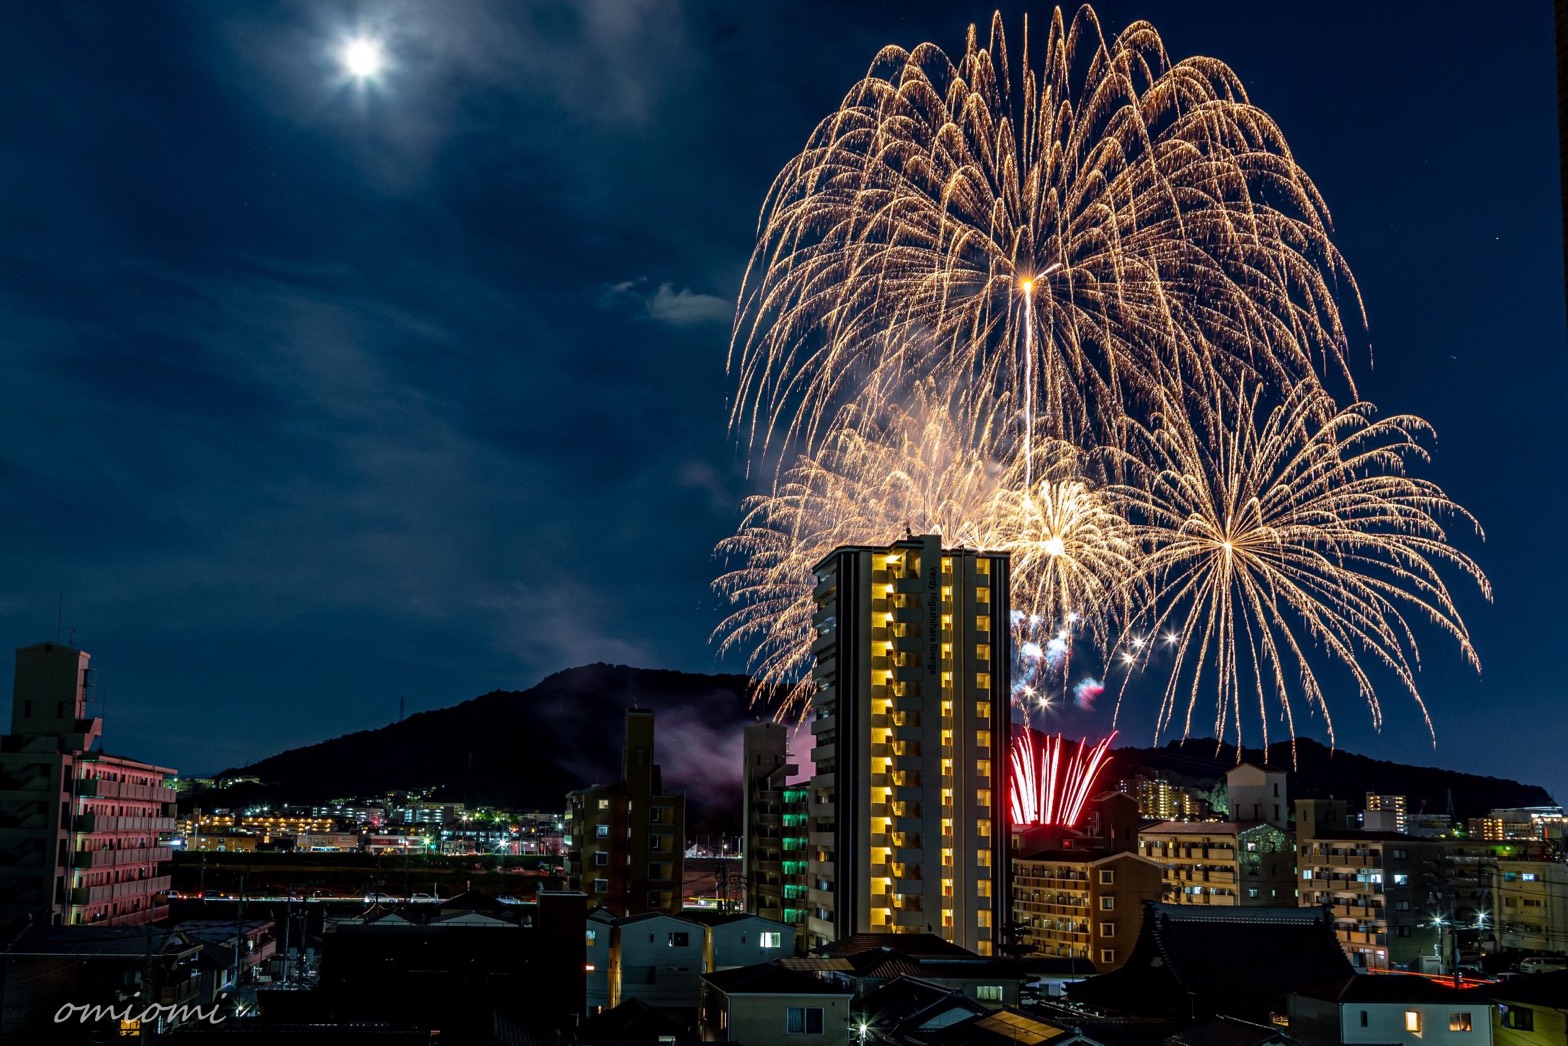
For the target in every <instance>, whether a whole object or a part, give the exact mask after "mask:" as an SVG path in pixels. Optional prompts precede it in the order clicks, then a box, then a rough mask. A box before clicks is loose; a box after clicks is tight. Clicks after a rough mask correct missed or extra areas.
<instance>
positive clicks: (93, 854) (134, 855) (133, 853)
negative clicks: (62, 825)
mask: <svg viewBox="0 0 1568 1046" xmlns="http://www.w3.org/2000/svg"><path fill="white" fill-rule="evenodd" d="M173 859H174V852H173V851H172V850H170V849H169V848H168V847H167V846H149V847H143V848H140V849H131V850H88V851H81V850H78V851H77V852H76V853H75V855H74V856H73V858H72V863H73V864H74V865H75V866H76V867H78V868H111V867H114V866H116V865H123V864H157V863H161V862H164V861H172V860H173Z"/></svg>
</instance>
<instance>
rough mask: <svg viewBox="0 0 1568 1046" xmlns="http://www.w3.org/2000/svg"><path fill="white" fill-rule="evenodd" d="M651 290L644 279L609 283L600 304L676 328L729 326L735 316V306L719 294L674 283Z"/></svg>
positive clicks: (600, 298) (664, 284)
mask: <svg viewBox="0 0 1568 1046" xmlns="http://www.w3.org/2000/svg"><path fill="white" fill-rule="evenodd" d="M648 287H649V281H648V280H647V279H646V278H643V277H639V278H638V279H635V280H623V281H621V282H620V283H612V284H608V285H606V286H605V288H604V290H603V292H602V293H601V294H600V295H599V305H600V307H601V308H610V309H613V308H630V309H631V310H632V311H633V312H634V314H635V315H637V316H639V317H641V318H644V319H649V320H653V321H655V322H657V323H666V324H669V325H670V326H672V327H697V326H702V325H704V324H725V325H728V324H729V323H730V321H731V320H732V319H733V318H734V316H735V306H734V304H733V303H732V302H730V301H728V300H726V299H724V298H720V297H718V296H717V295H713V294H701V293H699V292H697V291H694V290H692V289H691V288H689V287H682V288H681V289H680V290H676V289H675V285H674V284H673V283H661V284H659V286H658V287H656V288H654V289H653V290H651V291H650V290H649V289H648Z"/></svg>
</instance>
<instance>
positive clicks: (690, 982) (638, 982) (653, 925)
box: [590, 912, 706, 1020]
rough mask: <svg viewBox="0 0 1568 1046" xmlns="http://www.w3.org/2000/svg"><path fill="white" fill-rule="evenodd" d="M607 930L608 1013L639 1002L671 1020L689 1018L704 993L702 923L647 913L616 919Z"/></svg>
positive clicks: (606, 1004)
mask: <svg viewBox="0 0 1568 1046" xmlns="http://www.w3.org/2000/svg"><path fill="white" fill-rule="evenodd" d="M608 929H609V935H610V937H609V950H608V953H607V955H606V958H605V971H604V972H605V978H604V985H605V994H606V998H605V1003H604V1005H605V1006H606V1008H609V1009H613V1008H614V1007H616V1006H619V1005H620V1004H621V1003H623V1002H627V1001H629V1000H631V999H640V1000H642V1001H643V1002H645V1003H647V1004H648V1005H649V1006H651V1007H653V1008H654V1009H656V1010H660V1011H662V1012H664V1013H665V1014H666V1015H667V1016H671V1017H675V1018H677V1019H680V1020H684V1019H686V1018H688V1017H690V1016H691V1015H692V1014H693V1013H694V1012H695V1011H696V1009H697V1003H698V1000H699V999H700V997H701V994H702V980H701V978H702V973H703V953H704V951H705V950H706V935H705V932H704V931H705V928H704V927H703V926H702V924H700V923H695V922H692V921H691V920H689V919H678V918H676V917H675V916H673V915H664V914H662V913H659V912H644V913H643V914H641V915H633V916H629V917H627V918H624V919H612V920H611V921H610V923H609V927H608ZM595 972H596V973H597V971H595ZM596 997H597V996H596ZM590 1012H592V1010H590Z"/></svg>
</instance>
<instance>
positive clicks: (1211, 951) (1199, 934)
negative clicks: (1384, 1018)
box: [1068, 901, 1356, 1021]
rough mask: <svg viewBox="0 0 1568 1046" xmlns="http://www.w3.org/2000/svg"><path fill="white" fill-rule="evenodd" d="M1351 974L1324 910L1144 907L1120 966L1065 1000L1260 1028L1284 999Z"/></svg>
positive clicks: (1332, 986)
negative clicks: (1250, 1023) (1239, 1021)
mask: <svg viewBox="0 0 1568 1046" xmlns="http://www.w3.org/2000/svg"><path fill="white" fill-rule="evenodd" d="M1237 956H1246V957H1247V958H1246V961H1244V962H1238V961H1237V958H1236V957H1237ZM1355 976H1356V974H1355V971H1354V969H1353V968H1352V967H1351V965H1350V960H1349V959H1347V958H1346V957H1345V953H1344V951H1343V950H1342V949H1341V948H1340V945H1339V941H1338V939H1337V938H1336V937H1335V935H1334V921H1333V918H1332V916H1331V914H1330V913H1329V911H1328V910H1327V909H1324V908H1290V907H1278V908H1274V907H1259V908H1247V907H1235V908H1212V907H1208V906H1197V905H1173V904H1159V903H1156V902H1153V901H1148V902H1145V904H1144V912H1143V924H1142V926H1141V927H1140V928H1139V932H1138V938H1137V940H1136V942H1135V943H1134V944H1133V949H1132V953H1131V954H1130V955H1129V956H1128V958H1127V962H1126V963H1125V964H1124V965H1123V966H1122V967H1121V968H1120V969H1117V970H1113V971H1111V972H1110V973H1104V974H1100V975H1098V976H1095V977H1091V978H1089V979H1088V980H1086V981H1083V982H1081V983H1079V984H1076V985H1071V986H1069V988H1068V994H1069V995H1070V996H1072V997H1073V998H1075V999H1079V1000H1082V1001H1088V1002H1090V1003H1093V1004H1095V1005H1101V1006H1105V1007H1107V1008H1111V1009H1118V1010H1124V1011H1126V1012H1129V1013H1134V1014H1139V1015H1144V1016H1166V1017H1199V1018H1202V1017H1205V1016H1217V1015H1221V1014H1223V1015H1227V1016H1232V1017H1239V1018H1242V1019H1244V1020H1257V1021H1266V1020H1267V1019H1268V1018H1269V1015H1270V1014H1271V1013H1272V1012H1275V1011H1277V1010H1279V1009H1282V1008H1283V1005H1284V1000H1285V996H1286V995H1288V994H1290V993H1292V992H1306V991H1311V990H1318V989H1326V990H1332V991H1335V992H1337V991H1338V990H1339V989H1340V988H1341V987H1343V986H1344V984H1345V982H1346V981H1347V980H1349V979H1351V978H1353V977H1355Z"/></svg>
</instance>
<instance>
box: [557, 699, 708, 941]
mask: <svg viewBox="0 0 1568 1046" xmlns="http://www.w3.org/2000/svg"><path fill="white" fill-rule="evenodd" d="M622 767H623V769H622V778H621V780H619V781H616V782H614V783H612V784H607V785H593V786H592V787H589V788H583V789H579V790H578V791H575V792H572V793H570V794H569V795H567V797H566V801H567V839H566V845H567V855H566V874H567V877H568V879H569V880H570V882H571V884H572V889H574V890H582V891H583V892H584V893H586V894H588V896H589V897H590V898H592V899H593V900H594V901H596V902H597V903H599V904H600V905H603V906H604V907H605V908H607V909H608V910H610V911H611V912H613V913H615V914H616V915H620V916H627V915H639V914H641V913H643V912H667V913H670V914H679V912H680V910H681V904H682V900H683V898H682V896H681V893H682V883H683V880H684V879H685V875H686V797H685V796H684V795H671V794H668V793H666V792H665V791H664V779H663V775H662V774H661V773H660V771H659V764H657V763H655V762H654V761H653V712H652V711H651V710H649V709H646V708H633V709H629V710H628V711H627V713H626V752H625V757H624V759H623V763H622Z"/></svg>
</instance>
